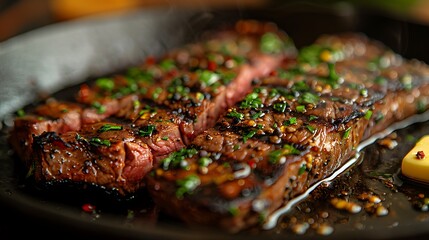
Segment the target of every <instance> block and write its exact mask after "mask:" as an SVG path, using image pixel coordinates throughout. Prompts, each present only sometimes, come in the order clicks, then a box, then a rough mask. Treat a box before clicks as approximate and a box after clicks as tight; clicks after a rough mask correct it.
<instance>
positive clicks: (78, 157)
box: [33, 122, 153, 195]
mask: <svg viewBox="0 0 429 240" xmlns="http://www.w3.org/2000/svg"><path fill="white" fill-rule="evenodd" d="M34 142H35V144H34V151H33V154H34V158H35V159H34V160H33V164H34V165H33V171H34V177H35V179H36V180H37V181H41V182H54V183H55V182H75V183H86V184H89V185H92V184H97V185H99V186H100V187H103V188H106V189H107V190H108V191H112V190H117V191H119V193H120V194H123V195H125V194H127V193H132V192H135V191H136V190H137V189H139V188H140V187H141V186H142V185H143V182H142V181H141V179H142V178H143V177H144V175H145V174H146V173H147V172H149V171H150V170H151V169H152V161H153V157H152V153H151V151H150V148H149V147H148V146H147V145H146V144H145V143H144V142H142V141H141V140H140V139H138V138H136V136H135V134H134V133H133V131H132V130H131V129H125V128H124V127H122V126H120V125H117V124H112V123H108V122H100V123H95V124H88V125H84V126H83V128H82V129H81V131H79V132H74V131H71V132H67V133H63V134H59V133H56V132H44V133H43V134H41V135H39V136H35V137H34Z"/></svg>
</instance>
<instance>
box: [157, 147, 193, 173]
mask: <svg viewBox="0 0 429 240" xmlns="http://www.w3.org/2000/svg"><path fill="white" fill-rule="evenodd" d="M197 152H198V151H197V150H196V149H195V148H189V149H188V148H182V149H180V150H179V151H176V152H173V153H171V154H170V155H169V156H168V157H166V158H164V159H163V160H162V162H161V165H162V168H163V169H164V170H169V169H175V168H179V167H180V168H183V169H187V168H188V167H189V166H188V162H187V161H186V158H188V157H192V156H193V155H195V154H197Z"/></svg>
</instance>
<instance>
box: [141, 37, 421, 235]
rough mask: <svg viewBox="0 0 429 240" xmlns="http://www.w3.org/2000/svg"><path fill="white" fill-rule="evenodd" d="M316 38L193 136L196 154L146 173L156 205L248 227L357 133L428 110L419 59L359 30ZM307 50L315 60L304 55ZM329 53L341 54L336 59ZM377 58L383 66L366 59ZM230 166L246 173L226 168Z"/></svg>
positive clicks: (346, 150)
mask: <svg viewBox="0 0 429 240" xmlns="http://www.w3.org/2000/svg"><path fill="white" fill-rule="evenodd" d="M326 39H329V41H326ZM316 42H317V43H319V44H316V45H313V46H310V47H309V48H307V50H301V51H300V55H299V57H298V60H297V62H296V65H294V64H289V65H288V66H286V67H283V68H280V69H277V70H276V71H275V72H273V73H272V74H271V75H272V76H271V77H268V78H264V79H261V81H260V84H261V85H259V87H256V88H254V90H253V93H251V94H249V95H247V96H246V98H245V99H244V100H243V101H242V102H241V103H239V104H237V105H235V106H234V107H232V108H230V109H229V110H228V111H227V113H226V114H225V115H224V116H223V117H222V118H221V119H220V120H219V122H218V124H217V125H216V126H215V128H212V129H209V130H207V131H205V132H204V133H203V134H201V135H200V136H198V137H197V138H196V139H195V141H194V142H193V144H192V145H191V147H192V149H196V152H195V153H194V154H193V155H192V156H184V157H183V158H177V159H176V161H180V162H186V164H176V165H175V166H169V168H166V167H165V166H164V165H163V164H161V165H160V167H158V168H155V170H154V171H153V173H152V174H149V175H147V177H146V179H147V184H148V190H149V192H150V193H151V195H152V196H153V198H154V199H155V202H157V204H158V206H159V207H160V208H161V209H162V210H163V211H165V212H167V213H169V214H170V215H172V216H177V217H178V218H180V219H182V220H183V221H185V222H187V223H189V224H193V225H195V224H204V225H210V226H212V225H216V226H219V227H221V228H224V229H226V230H228V231H230V232H236V231H240V230H242V229H246V228H249V227H252V226H255V225H257V224H258V223H260V222H261V217H263V216H266V215H267V214H270V213H272V212H273V211H275V210H276V209H277V208H279V207H280V206H281V205H282V204H283V203H284V202H287V201H289V200H290V199H291V198H293V197H294V196H297V195H298V194H300V193H302V192H303V191H305V190H306V189H308V188H309V186H311V185H312V184H314V183H315V182H317V181H319V180H321V179H323V178H325V177H327V176H329V175H330V174H331V173H333V172H334V171H335V170H336V169H338V168H339V167H340V166H342V165H343V164H344V163H345V162H346V161H347V160H348V159H349V158H350V157H351V156H353V155H354V154H355V149H356V147H357V146H358V144H359V142H360V141H361V140H363V139H365V138H367V137H368V136H370V135H372V134H374V133H376V132H378V131H380V130H382V129H384V128H386V127H387V126H389V125H390V124H391V123H393V122H395V121H398V120H401V119H404V118H406V117H408V116H411V115H412V114H416V113H418V112H420V111H424V110H426V109H427V108H428V103H429V101H428V100H429V98H428V97H429V93H428V92H427V91H425V92H423V91H422V90H419V89H425V90H426V89H427V88H428V87H429V79H427V77H428V74H427V73H428V72H427V71H428V69H429V68H428V67H427V66H426V65H423V64H419V63H416V62H413V61H406V60H403V59H402V58H401V57H399V56H397V55H394V54H392V53H391V51H389V50H388V49H386V48H384V46H382V45H380V44H379V43H377V42H372V41H369V40H368V39H367V38H365V37H363V36H360V35H338V36H329V37H325V38H321V39H319V40H318V41H316ZM338 43H340V44H338ZM331 44H332V45H331ZM309 50H311V51H315V52H316V54H315V56H316V58H313V59H312V56H314V52H313V53H311V54H308V52H307V54H308V55H304V53H305V51H309ZM325 50H326V51H327V52H324V51H325ZM336 51H339V52H336ZM301 54H302V55H301ZM312 54H313V55H312ZM324 54H325V55H324ZM326 54H327V55H326ZM335 54H342V55H340V56H339V57H338V56H337V58H338V59H336V60H333V58H335V57H336V56H335ZM380 56H381V57H384V58H385V59H383V60H382V61H388V62H389V64H385V63H383V64H384V65H382V64H381V63H380V62H379V63H377V66H375V67H374V66H371V65H369V64H368V63H369V62H370V61H373V60H374V58H379V57H380ZM321 60H322V61H321ZM313 61H316V62H313ZM331 61H332V62H331ZM378 61H380V59H379V60H378ZM333 62H337V63H336V64H333ZM356 63H358V64H356ZM354 64H356V65H354ZM347 67H350V70H349V69H348V68H347ZM285 70H286V71H285ZM379 78H381V80H382V81H381V82H379V80H380V79H379ZM309 94H310V95H309ZM315 99H317V101H316V100H315ZM313 100H314V101H313ZM243 102H244V103H245V104H243ZM408 105H411V106H408ZM399 108H401V110H399ZM371 113H372V114H371ZM380 114H383V115H380ZM254 116H257V117H254ZM380 116H383V117H380ZM252 146H261V147H262V149H264V150H263V151H258V149H257V148H254V147H252ZM188 149H189V148H188ZM219 154H220V156H219ZM207 156H208V157H209V159H210V160H209V161H207V160H206V159H205V158H206V157H207ZM212 156H219V157H217V158H215V157H212ZM164 161H165V160H164ZM202 162H208V164H207V165H206V166H204V167H202V166H201V163H202ZM237 164H242V165H241V166H242V168H243V169H246V171H242V170H237V168H234V167H232V166H236V165H237ZM177 166H186V167H185V168H182V167H177ZM207 179H209V180H207ZM213 179H222V181H217V182H213V181H214V180H213ZM210 180H211V181H210ZM185 183H188V185H186V184H185ZM173 186H175V187H173ZM184 186H187V188H185V189H184Z"/></svg>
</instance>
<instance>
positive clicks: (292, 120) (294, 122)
mask: <svg viewBox="0 0 429 240" xmlns="http://www.w3.org/2000/svg"><path fill="white" fill-rule="evenodd" d="M296 123H297V120H296V117H291V118H289V119H288V120H286V121H285V122H284V123H283V125H286V126H288V125H293V124H296Z"/></svg>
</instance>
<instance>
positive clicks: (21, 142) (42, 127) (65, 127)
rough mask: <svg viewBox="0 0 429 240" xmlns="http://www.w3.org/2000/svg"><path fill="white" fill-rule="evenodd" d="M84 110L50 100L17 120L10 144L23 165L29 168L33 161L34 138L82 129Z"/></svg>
mask: <svg viewBox="0 0 429 240" xmlns="http://www.w3.org/2000/svg"><path fill="white" fill-rule="evenodd" d="M81 113H82V108H81V107H80V106H79V105H78V104H75V103H66V102H58V101H55V100H52V99H51V100H48V101H47V102H46V103H45V104H42V105H38V106H37V107H36V108H35V109H34V110H33V111H31V112H28V113H21V115H19V116H17V118H15V122H14V129H13V131H11V133H10V135H9V142H10V144H11V145H12V147H13V148H14V149H15V150H16V153H17V154H18V155H19V157H20V159H21V160H22V161H23V163H24V164H25V165H26V166H27V167H29V166H31V164H32V162H33V159H32V155H33V154H32V145H33V137H34V136H38V135H40V134H42V133H43V132H57V133H65V132H68V131H76V130H79V129H80V128H81Z"/></svg>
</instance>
